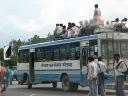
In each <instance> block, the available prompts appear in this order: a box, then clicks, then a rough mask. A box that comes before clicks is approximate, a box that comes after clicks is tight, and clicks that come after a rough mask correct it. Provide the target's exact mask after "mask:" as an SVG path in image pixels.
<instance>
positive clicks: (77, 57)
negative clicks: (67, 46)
mask: <svg viewBox="0 0 128 96" xmlns="http://www.w3.org/2000/svg"><path fill="white" fill-rule="evenodd" d="M75 49H76V50H75V51H76V52H75V53H76V54H75V58H76V59H79V58H80V47H75Z"/></svg>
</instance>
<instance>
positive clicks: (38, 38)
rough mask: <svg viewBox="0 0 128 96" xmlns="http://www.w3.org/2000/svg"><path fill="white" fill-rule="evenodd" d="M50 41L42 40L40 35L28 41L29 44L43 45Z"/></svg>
mask: <svg viewBox="0 0 128 96" xmlns="http://www.w3.org/2000/svg"><path fill="white" fill-rule="evenodd" d="M46 41H48V40H47V39H46V38H40V37H39V36H38V35H34V37H33V38H31V39H28V42H29V44H35V43H42V42H46Z"/></svg>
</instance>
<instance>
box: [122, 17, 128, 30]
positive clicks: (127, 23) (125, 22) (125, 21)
mask: <svg viewBox="0 0 128 96" xmlns="http://www.w3.org/2000/svg"><path fill="white" fill-rule="evenodd" d="M121 25H122V28H123V29H125V28H128V22H127V18H124V19H122V21H121Z"/></svg>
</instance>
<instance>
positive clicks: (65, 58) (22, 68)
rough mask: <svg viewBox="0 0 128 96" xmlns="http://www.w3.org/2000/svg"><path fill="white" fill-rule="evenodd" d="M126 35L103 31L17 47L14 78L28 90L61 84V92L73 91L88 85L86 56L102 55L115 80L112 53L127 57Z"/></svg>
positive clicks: (127, 40)
mask: <svg viewBox="0 0 128 96" xmlns="http://www.w3.org/2000/svg"><path fill="white" fill-rule="evenodd" d="M127 50H128V34H127V33H121V32H102V33H98V34H93V35H88V36H82V37H77V38H70V39H64V40H57V41H50V42H44V43H37V44H31V45H24V46H20V47H19V50H18V63H17V79H18V80H19V82H20V83H21V84H22V83H24V82H27V87H28V88H32V85H33V84H47V83H52V85H53V87H54V88H56V87H57V82H61V84H62V89H63V90H64V91H75V90H77V88H78V85H81V86H85V85H87V80H86V74H87V64H88V60H87V59H88V57H89V56H94V55H95V56H102V57H103V59H104V61H105V62H106V64H107V67H108V70H109V72H110V73H111V75H112V76H111V77H113V78H114V71H113V65H114V61H113V58H112V57H113V54H114V53H120V54H121V57H122V58H124V59H127V58H128V51H127Z"/></svg>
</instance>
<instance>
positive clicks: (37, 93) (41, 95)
mask: <svg viewBox="0 0 128 96" xmlns="http://www.w3.org/2000/svg"><path fill="white" fill-rule="evenodd" d="M58 86H59V87H58V88H57V89H53V88H52V85H50V84H38V85H34V86H33V88H32V89H27V87H26V85H17V84H16V83H15V84H13V85H12V86H10V87H9V88H8V89H7V90H6V92H5V94H6V96H88V91H86V90H84V88H83V89H82V88H79V89H78V91H77V92H64V91H62V89H61V86H60V84H59V85H58ZM107 96H114V95H107Z"/></svg>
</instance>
